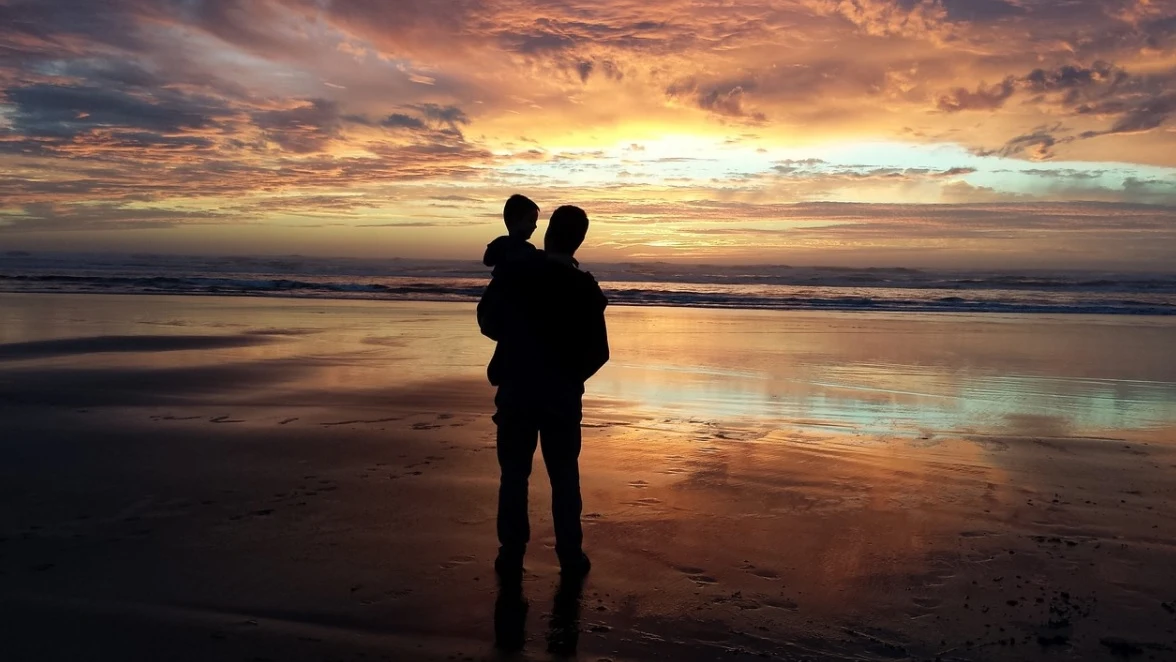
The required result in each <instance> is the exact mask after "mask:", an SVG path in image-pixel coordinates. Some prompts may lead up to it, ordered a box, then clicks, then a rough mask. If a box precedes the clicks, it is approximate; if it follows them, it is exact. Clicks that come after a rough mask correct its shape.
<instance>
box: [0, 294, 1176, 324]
mask: <svg viewBox="0 0 1176 662" xmlns="http://www.w3.org/2000/svg"><path fill="white" fill-rule="evenodd" d="M945 291H954V290H945ZM604 292H605V295H606V296H608V295H609V293H610V292H609V290H607V289H606V290H605V291H604ZM20 295H30V296H34V295H35V296H43V295H54V296H91V295H95V296H124V297H183V298H189V297H194V298H215V297H225V298H230V299H242V298H245V299H273V300H278V301H290V300H293V301H325V302H343V301H346V302H358V301H371V302H375V303H464V304H473V303H477V301H478V299H477V297H467V298H461V299H459V298H444V297H436V298H429V297H374V296H330V295H297V294H279V293H256V292H99V291H95V292H89V291H71V292H61V291H57V290H0V296H20ZM609 308H652V309H659V308H671V309H673V308H684V309H690V310H713V311H722V310H730V311H739V312H753V311H767V312H784V313H788V312H794V313H849V314H877V315H886V314H894V315H902V314H917V315H979V316H983V317H985V318H988V317H995V316H1001V315H1004V316H1017V315H1025V316H1030V317H1046V316H1055V315H1056V316H1063V317H1067V318H1076V317H1112V318H1122V317H1126V318H1130V319H1147V318H1153V317H1154V318H1159V319H1170V318H1172V317H1176V308H1172V309H1171V310H1170V311H1169V310H1168V309H1166V308H1160V309H1155V310H1152V309H1149V310H1146V311H1143V310H1140V311H1132V310H1117V311H1110V310H1109V309H1107V308H1105V307H1103V308H1098V307H1090V308H1064V307H1056V308H1045V307H1039V308H1033V307H1031V306H1026V307H1023V308H1022V309H1016V310H1010V309H984V308H980V307H977V308H969V309H962V310H945V309H943V308H921V307H917V306H911V307H883V306H880V307H877V308H869V307H862V306H857V307H852V306H843V307H838V306H808V307H806V306H793V307H788V306H740V305H700V304H698V303H673V302H666V301H659V302H655V303H637V302H632V301H613V300H612V299H610V301H609ZM1157 310H1160V311H1162V312H1157Z"/></svg>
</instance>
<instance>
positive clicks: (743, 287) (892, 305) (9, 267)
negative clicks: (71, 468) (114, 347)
mask: <svg viewBox="0 0 1176 662" xmlns="http://www.w3.org/2000/svg"><path fill="white" fill-rule="evenodd" d="M585 266H586V268H588V269H589V270H590V271H592V273H593V274H594V275H595V276H596V278H597V279H598V280H599V281H600V282H601V284H602V287H603V288H604V290H605V292H606V293H607V294H608V296H609V298H610V300H611V302H612V303H613V304H614V305H652V306H685V307H695V308H739V309H789V310H795V309H801V310H873V311H918V312H999V313H1085V314H1134V315H1172V314H1176V273H1148V272H1135V273H1132V272H1121V271H1120V272H1112V271H1080V270H1052V269H1036V270H985V271H981V270H938V269H915V268H907V267H867V268H855V267H838V266H822V267H808V266H787V265H708V264H683V263H670V262H643V263H637V262H631V263H622V264H592V263H589V264H586V265H585ZM488 276H489V273H488V270H487V269H486V268H485V267H483V266H482V265H481V264H479V263H478V262H476V261H474V260H468V261H466V260H460V261H459V260H413V259H404V258H387V259H365V258H318V257H306V256H279V257H260V256H258V257H249V256H178V255H157V254H129V255H128V254H107V253H103V254H97V253H95V254H78V253H73V254H64V253H34V252H23V251H8V252H6V253H5V254H3V255H0V291H5V292H40V293H106V294H180V295H236V296H266V297H297V298H323V299H379V300H427V301H474V300H476V299H477V297H478V296H479V295H480V294H481V291H482V288H483V287H484V286H485V284H486V281H487V278H488Z"/></svg>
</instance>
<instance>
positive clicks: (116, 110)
mask: <svg viewBox="0 0 1176 662" xmlns="http://www.w3.org/2000/svg"><path fill="white" fill-rule="evenodd" d="M4 95H5V97H6V98H7V102H8V103H9V104H11V106H12V107H13V110H14V112H13V114H12V126H13V127H14V129H15V130H16V131H17V132H19V133H23V134H25V135H29V136H53V137H68V136H73V135H76V134H78V133H81V132H84V131H88V130H90V129H93V128H96V127H127V128H134V129H143V130H147V131H155V132H159V133H180V132H183V131H185V130H188V129H206V128H210V127H214V126H217V125H218V124H219V123H220V122H221V121H223V120H226V119H228V118H231V117H233V116H234V115H235V114H236V113H235V111H233V110H232V109H231V108H229V107H228V106H227V105H226V104H225V103H223V102H222V101H220V100H218V99H214V98H211V97H204V96H198V95H186V94H183V93H181V92H177V91H173V90H168V89H157V90H155V91H154V92H153V94H152V95H150V96H148V95H143V94H133V93H131V92H128V91H124V90H119V89H115V88H113V87H91V86H79V85H49V84H35V85H28V86H24V87H16V88H10V89H8V90H5V91H4Z"/></svg>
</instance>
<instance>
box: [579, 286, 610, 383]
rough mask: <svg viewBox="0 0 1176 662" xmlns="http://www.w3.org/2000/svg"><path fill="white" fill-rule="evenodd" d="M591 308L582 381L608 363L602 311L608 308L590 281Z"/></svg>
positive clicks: (606, 338)
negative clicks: (591, 287) (591, 292)
mask: <svg viewBox="0 0 1176 662" xmlns="http://www.w3.org/2000/svg"><path fill="white" fill-rule="evenodd" d="M592 286H593V290H594V291H593V295H592V304H591V306H592V308H591V313H590V314H589V317H588V320H587V322H588V324H587V329H585V330H586V332H587V333H586V334H585V340H586V341H587V342H586V347H585V348H584V381H588V379H589V378H590V377H592V375H595V374H596V372H597V371H598V370H600V369H601V367H603V366H604V364H605V363H608V359H609V351H608V326H607V324H606V323H605V321H604V309H605V307H606V306H608V299H607V298H606V297H605V296H604V293H603V292H601V291H600V285H598V284H597V283H596V281H595V280H593V281H592Z"/></svg>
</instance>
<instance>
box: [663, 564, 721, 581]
mask: <svg viewBox="0 0 1176 662" xmlns="http://www.w3.org/2000/svg"><path fill="white" fill-rule="evenodd" d="M674 569H675V570H677V571H678V572H680V573H682V574H684V575H686V577H687V578H688V579H689V580H690V581H692V582H694V583H695V584H699V585H702V584H718V583H719V580H717V579H715V578H714V577H712V576H710V575H708V574H706V570H704V569H703V568H695V567H694V566H689V565H683V566H675V567H674Z"/></svg>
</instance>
